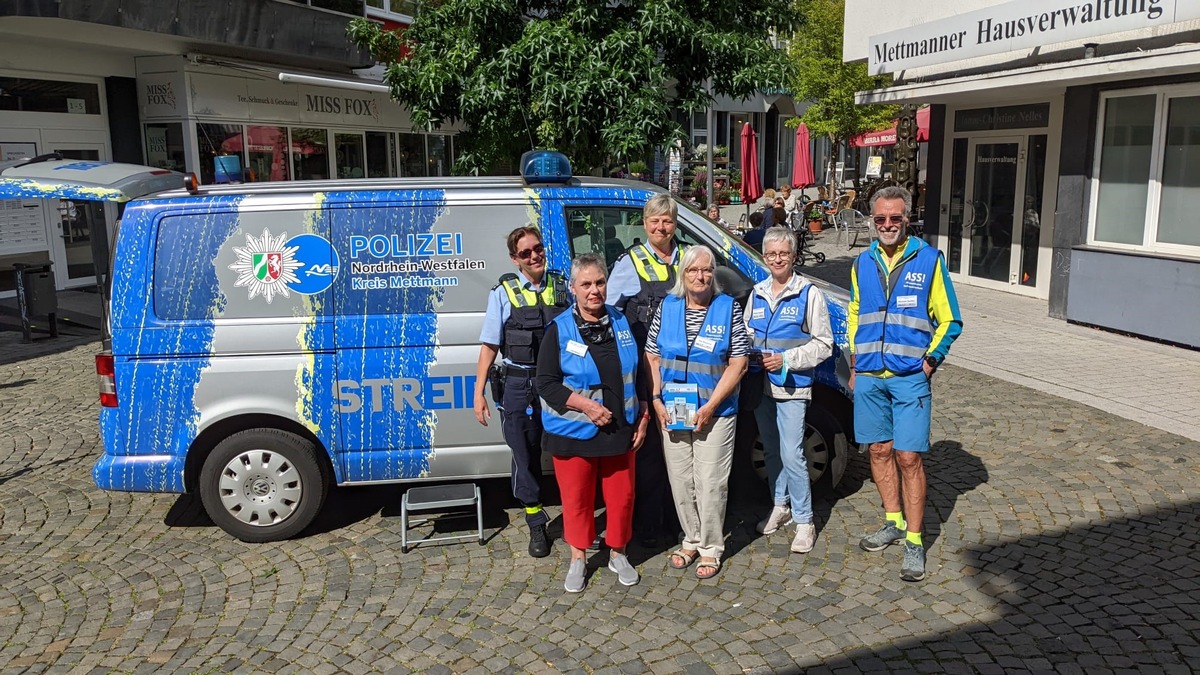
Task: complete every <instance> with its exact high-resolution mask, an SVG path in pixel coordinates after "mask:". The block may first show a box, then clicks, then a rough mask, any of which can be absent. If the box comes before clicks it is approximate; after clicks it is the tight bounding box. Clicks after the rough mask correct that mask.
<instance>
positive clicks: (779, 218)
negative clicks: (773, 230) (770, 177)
mask: <svg viewBox="0 0 1200 675" xmlns="http://www.w3.org/2000/svg"><path fill="white" fill-rule="evenodd" d="M770 210H771V211H773V212H774V218H772V219H771V222H772V223H773V225H771V226H769V227H768V229H770V227H773V226H774V225H782V226H784V227H791V223H790V222H789V220H788V212H787V207H785V206H784V205H783V197H776V198H775V207H774V208H772V209H770ZM763 220H766V219H765V218H764V219H763Z"/></svg>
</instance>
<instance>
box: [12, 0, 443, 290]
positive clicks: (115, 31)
mask: <svg viewBox="0 0 1200 675" xmlns="http://www.w3.org/2000/svg"><path fill="white" fill-rule="evenodd" d="M390 5H395V7H392V6H390ZM410 5H414V3H388V2H386V1H381V0H373V1H371V2H363V0H304V1H299V2H292V1H286V0H247V1H246V2H236V3H227V2H212V1H209V0H193V1H190V2H183V3H161V2H154V1H153V0H131V1H128V2H121V3H92V2H83V1H82V0H61V1H55V2H48V1H45V0H15V1H14V2H5V3H0V162H5V161H14V160H19V159H23V158H30V157H34V156H37V155H41V154H47V153H60V154H62V155H63V156H64V157H66V158H73V159H79V160H81V161H89V160H99V161H120V162H129V163H135V164H150V165H153V166H158V167H162V168H169V169H173V170H177V171H186V172H191V173H195V174H196V175H197V176H198V177H200V179H201V182H204V183H212V182H220V181H231V180H242V181H250V180H254V181H263V180H297V179H319V178H328V177H333V176H345V177H355V176H360V175H361V176H400V175H431V174H432V175H441V174H446V173H448V172H449V166H450V163H451V162H452V161H453V139H452V134H451V133H449V132H445V133H435V134H426V133H422V132H414V131H413V129H412V125H411V124H410V121H409V119H408V116H407V114H406V113H405V112H404V110H403V109H402V108H400V107H399V106H397V105H395V104H394V103H393V102H391V100H390V99H389V98H388V95H387V93H386V89H385V87H383V85H382V84H381V83H380V82H379V78H378V74H377V73H369V72H368V73H367V77H366V78H363V77H359V76H358V75H356V71H359V72H362V71H364V70H369V69H370V68H371V67H372V66H374V61H373V59H372V58H371V56H370V54H367V53H366V52H363V51H361V50H359V49H358V48H357V47H355V46H354V45H352V44H351V43H350V42H349V41H348V40H347V38H346V27H347V24H348V23H349V21H350V20H351V19H353V18H355V17H359V16H364V15H366V16H371V17H373V18H376V19H377V20H380V21H383V22H384V23H385V24H386V25H388V26H389V27H393V28H394V27H399V26H403V25H404V23H405V21H407V20H409V17H407V16H404V15H402V14H398V13H396V12H398V11H405V10H407V9H409V6H410ZM372 75H374V79H371V76H372ZM118 215H119V212H118V209H117V207H115V206H113V205H99V204H95V203H88V202H66V201H62V202H58V201H51V200H3V201H0V296H3V295H11V294H12V292H13V290H12V289H13V288H14V278H13V276H12V274H10V273H7V271H6V270H8V269H11V266H12V264H13V263H17V262H21V263H29V264H42V263H51V264H52V265H53V269H54V272H55V281H56V284H57V285H58V287H59V288H72V287H79V286H86V285H90V284H93V283H95V278H96V271H95V270H96V265H97V264H101V265H103V264H106V263H105V262H104V259H105V258H106V256H107V246H106V243H107V240H108V238H109V237H110V236H111V232H112V225H113V223H115V221H116V219H117V217H118Z"/></svg>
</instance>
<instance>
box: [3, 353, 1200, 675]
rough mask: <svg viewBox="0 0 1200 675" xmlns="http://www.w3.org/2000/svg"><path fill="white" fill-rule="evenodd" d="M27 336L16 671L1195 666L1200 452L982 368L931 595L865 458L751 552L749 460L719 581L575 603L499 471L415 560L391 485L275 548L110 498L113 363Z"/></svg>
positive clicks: (183, 508)
mask: <svg viewBox="0 0 1200 675" xmlns="http://www.w3.org/2000/svg"><path fill="white" fill-rule="evenodd" d="M18 339H19V336H18V335H15V334H13V333H11V332H0V420H2V421H3V424H0V551H2V552H3V553H2V554H0V670H3V671H4V672H6V673H7V672H14V673H15V672H80V673H86V672H111V671H121V672H139V673H140V672H218V671H220V672H224V671H236V672H304V673H308V672H313V673H332V672H348V673H360V672H376V671H384V672H409V671H420V672H434V673H436V672H474V673H490V672H551V671H574V672H590V671H594V672H600V673H617V672H653V673H672V672H683V673H708V672H718V673H741V672H755V673H758V672H763V673H765V672H800V671H808V672H853V671H858V670H863V671H925V672H941V671H947V672H1018V671H1021V670H1030V671H1054V670H1057V671H1058V672H1062V673H1082V672H1088V673H1091V672H1103V671H1105V670H1109V671H1114V672H1115V671H1122V672H1188V671H1195V670H1200V638H1198V637H1197V636H1200V618H1198V617H1200V581H1198V579H1200V469H1198V466H1197V465H1198V463H1200V443H1196V442H1194V441H1190V440H1186V439H1183V438H1181V437H1178V436H1173V435H1171V434H1168V433H1166V432H1163V431H1159V430H1156V429H1153V428H1150V427H1145V426H1140V425H1138V424H1134V423H1130V422H1128V421H1126V420H1124V419H1121V418H1118V417H1115V416H1113V415H1110V414H1107V413H1104V412H1101V411H1098V410H1096V409H1093V408H1089V407H1086V406H1083V405H1080V404H1077V403H1073V402H1070V401H1067V400H1064V399H1061V398H1056V397H1053V396H1050V395H1046V394H1043V393H1040V392H1036V391H1033V390H1030V389H1026V388H1023V387H1021V386H1018V385H1015V384H1012V383H1008V382H1003V381H1000V380H996V379H992V378H990V377H988V376H985V375H980V374H977V373H974V372H971V371H968V370H964V369H959V368H955V367H952V366H948V367H947V368H946V369H945V370H944V371H943V372H940V373H939V374H938V376H937V377H936V379H935V416H934V430H933V437H934V440H935V441H936V446H935V449H934V451H933V452H932V454H931V455H930V456H929V458H928V460H927V465H928V467H929V471H930V473H931V476H932V477H931V481H930V489H929V502H930V504H931V508H930V509H929V513H928V518H927V522H926V523H925V529H926V542H927V544H928V547H929V572H930V576H929V578H928V579H927V580H926V581H925V582H923V583H919V584H906V583H904V582H902V581H900V579H899V574H898V573H899V566H900V559H901V550H900V548H898V547H891V548H889V549H887V550H885V551H883V552H881V553H873V554H869V553H864V552H862V551H860V550H859V549H858V547H857V541H858V539H859V537H861V536H862V534H863V533H865V532H867V531H870V530H873V529H874V528H876V527H877V526H878V524H879V521H880V518H881V515H882V514H881V509H880V508H879V500H878V495H877V493H876V492H875V489H874V486H873V485H872V484H871V483H870V482H869V479H868V470H867V467H866V464H865V461H864V458H863V457H862V456H859V455H855V456H854V457H853V458H852V459H851V463H850V468H849V470H848V475H847V477H846V479H845V480H844V481H843V483H842V484H841V485H840V486H839V487H838V489H837V490H836V491H833V492H830V491H828V490H825V491H818V496H817V498H816V500H815V506H816V511H817V519H818V528H819V536H818V540H817V545H816V548H815V549H814V550H813V551H812V552H811V553H809V554H808V555H804V556H799V555H791V554H789V553H788V544H789V540H790V536H789V534H788V533H786V532H782V531H781V532H779V533H776V534H775V535H773V536H771V537H760V536H758V535H756V534H755V533H754V530H753V524H754V522H755V521H756V520H757V519H758V518H759V517H761V516H762V515H763V514H764V513H765V512H766V510H767V508H768V501H767V500H766V499H765V498H764V497H765V496H764V495H763V492H764V489H763V488H761V487H758V486H757V485H756V484H755V483H754V482H753V479H752V478H751V477H750V475H749V473H748V472H747V471H745V470H741V469H739V471H738V475H737V476H735V480H734V481H733V483H732V486H731V494H732V503H731V507H730V511H729V517H728V523H727V526H728V529H729V530H730V531H731V538H730V542H729V548H728V552H727V557H726V561H725V567H724V569H723V570H722V572H721V574H720V576H718V577H717V579H716V580H715V581H713V582H700V581H697V580H696V579H695V578H694V577H693V576H692V575H691V574H690V573H683V572H677V571H674V570H670V569H668V568H667V566H666V561H665V553H666V551H667V549H666V548H665V547H663V548H658V549H654V550H644V549H637V548H631V558H632V560H633V562H634V564H635V565H636V566H637V567H638V568H639V570H640V571H641V573H642V582H641V583H640V584H639V585H637V586H634V587H631V588H626V587H623V586H620V585H619V584H618V583H617V582H616V579H615V575H613V574H611V573H609V572H608V571H607V570H606V569H603V568H602V564H601V563H602V561H603V558H602V557H601V556H603V555H604V554H603V553H598V554H597V555H596V556H595V557H594V558H593V564H592V566H591V568H592V571H593V573H592V574H591V577H590V579H589V581H588V588H587V590H586V591H585V592H584V593H582V594H579V595H571V594H567V593H565V592H564V591H563V590H562V577H563V575H564V574H565V572H566V566H565V560H566V558H567V554H566V549H565V547H564V545H563V544H562V542H561V541H556V542H555V553H554V555H553V556H551V557H550V558H546V559H542V560H534V559H531V558H529V557H528V556H526V555H525V553H524V549H525V544H526V539H525V538H524V528H523V526H522V525H521V520H522V519H521V517H520V515H519V513H518V509H516V508H515V506H516V505H515V504H513V503H512V502H511V501H508V500H506V499H505V498H504V493H505V490H506V481H503V480H501V481H487V482H485V485H484V487H485V492H486V495H487V496H486V497H485V503H486V504H487V505H488V511H489V513H490V516H489V523H488V527H489V533H493V532H494V534H493V535H492V536H491V539H490V540H489V542H488V543H487V545H486V547H484V546H478V545H476V544H474V543H468V544H448V545H427V546H424V547H419V548H417V549H415V550H414V551H411V552H409V553H408V554H403V553H401V551H400V545H399V541H400V526H399V522H398V521H399V519H398V517H397V516H396V515H395V514H396V513H397V512H398V503H399V495H400V489H399V488H396V487H380V488H359V489H355V490H338V491H335V492H334V493H333V495H332V497H331V500H330V502H329V503H328V504H327V507H326V512H325V514H324V516H323V517H322V518H321V520H320V521H319V522H318V523H317V525H316V526H314V527H313V528H312V531H310V532H309V533H307V534H306V536H304V537H303V538H300V539H297V540H294V541H289V542H283V543H278V544H269V545H248V544H243V543H241V542H238V541H236V540H234V539H232V538H230V537H228V536H226V535H225V534H224V533H222V532H221V531H219V530H217V529H216V528H215V527H214V526H212V525H211V523H209V522H208V521H207V519H206V518H205V517H204V516H203V514H202V511H201V509H200V508H199V506H198V500H196V499H194V498H192V497H186V496H185V497H179V496H174V495H152V494H126V493H107V492H102V491H100V490H98V489H96V488H95V487H94V486H93V485H92V482H91V479H90V474H89V471H90V468H91V465H92V462H93V461H94V460H95V458H96V456H97V454H98V453H99V452H100V446H99V440H98V438H97V431H96V421H95V417H96V404H95V402H94V401H95V397H96V395H95V384H94V375H93V367H92V354H93V353H94V352H95V350H96V349H97V344H96V343H94V342H91V341H90V339H89V338H88V337H73V338H63V339H61V340H59V341H58V342H56V343H54V344H52V345H51V344H50V343H42V344H39V345H34V346H28V347H26V346H21V345H19V344H17V340H18ZM44 352H54V353H45V354H44V355H39V354H43V353H44ZM740 466H742V465H739V467H740ZM500 504H503V505H505V506H506V507H507V508H506V510H504V511H501V510H500V509H499V507H498V505H500ZM553 510H554V511H555V512H556V513H557V509H553ZM552 531H555V532H561V527H560V525H559V523H557V522H556V523H554V524H553V525H552ZM689 572H690V571H689Z"/></svg>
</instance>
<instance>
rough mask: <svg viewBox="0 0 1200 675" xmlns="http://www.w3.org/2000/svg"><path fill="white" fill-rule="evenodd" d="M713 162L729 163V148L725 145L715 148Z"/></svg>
mask: <svg viewBox="0 0 1200 675" xmlns="http://www.w3.org/2000/svg"><path fill="white" fill-rule="evenodd" d="M713 161H714V162H728V161H729V148H727V147H725V146H724V145H718V146H715V147H713Z"/></svg>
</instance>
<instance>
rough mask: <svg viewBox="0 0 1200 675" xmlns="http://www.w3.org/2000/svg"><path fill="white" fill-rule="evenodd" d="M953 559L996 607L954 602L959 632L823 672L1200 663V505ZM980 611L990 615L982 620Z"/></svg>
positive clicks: (1148, 667) (872, 653)
mask: <svg viewBox="0 0 1200 675" xmlns="http://www.w3.org/2000/svg"><path fill="white" fill-rule="evenodd" d="M956 557H958V558H959V559H960V560H961V561H962V562H963V563H964V564H965V567H964V568H963V570H962V579H963V582H964V583H965V584H967V585H969V586H971V587H973V588H974V589H976V590H977V591H978V592H980V593H982V594H984V595H986V596H987V597H990V598H993V599H995V600H996V601H998V604H997V606H996V607H995V608H994V609H993V610H992V611H990V612H988V611H985V610H984V608H981V607H975V608H972V607H967V606H950V605H947V606H945V607H944V608H940V609H942V610H943V613H942V618H949V619H951V620H954V619H956V618H957V619H959V620H961V623H963V624H964V626H963V628H961V629H959V630H956V631H952V632H946V633H940V634H935V635H929V636H927V637H924V638H919V639H903V640H896V641H894V642H892V643H891V644H889V645H887V646H883V647H875V648H861V649H855V650H852V651H849V652H847V653H846V654H845V655H843V656H840V657H837V658H834V659H831V660H829V661H826V662H825V664H824V668H821V669H820V670H822V671H825V670H828V671H832V672H837V671H839V670H841V669H853V670H864V671H870V670H917V671H921V670H923V669H927V668H930V667H932V668H934V669H935V670H937V671H938V672H1011V671H1013V670H1017V669H1021V670H1031V671H1034V672H1038V671H1045V672H1062V673H1068V672H1096V671H1098V670H1101V669H1104V670H1105V672H1112V670H1121V669H1128V670H1130V671H1131V672H1188V671H1192V672H1194V671H1195V670H1196V669H1198V668H1200V502H1190V503H1187V504H1184V505H1182V506H1179V507H1175V508H1164V509H1157V510H1152V511H1148V512H1147V513H1145V514H1144V515H1140V516H1135V517H1129V518H1118V519H1114V520H1111V521H1106V522H1103V523H1098V524H1088V525H1080V526H1077V527H1072V528H1070V529H1068V530H1066V531H1065V532H1062V533H1059V534H1039V535H1033V536H1028V537H1021V538H1019V539H1012V540H1008V541H1000V542H998V543H995V544H985V545H975V546H970V547H967V548H966V549H964V550H963V551H961V552H959V553H958V554H956ZM942 604H943V605H945V604H946V603H942ZM935 608H937V606H936V605H934V606H933V607H922V608H919V609H917V610H914V612H913V614H912V617H913V618H914V619H925V620H928V618H930V617H929V616H922V614H921V613H922V612H925V613H926V614H928V613H932V612H934V611H935ZM973 613H980V614H988V615H990V616H989V617H988V618H987V619H986V620H982V621H976V620H971V618H972V617H971V614H973ZM889 616H890V615H889ZM891 618H892V620H896V621H902V620H903V619H902V617H891ZM793 672H798V671H793ZM809 672H816V671H815V670H812V671H809Z"/></svg>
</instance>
